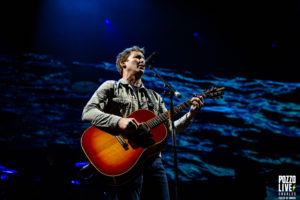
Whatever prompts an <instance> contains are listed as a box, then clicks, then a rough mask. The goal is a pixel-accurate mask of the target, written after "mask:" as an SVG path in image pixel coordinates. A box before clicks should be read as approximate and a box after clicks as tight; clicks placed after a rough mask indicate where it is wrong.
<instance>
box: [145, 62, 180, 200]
mask: <svg viewBox="0 0 300 200" xmlns="http://www.w3.org/2000/svg"><path fill="white" fill-rule="evenodd" d="M148 66H149V68H150V69H151V70H152V71H153V72H154V76H155V77H158V78H159V79H160V80H162V81H163V82H164V84H165V87H168V88H169V91H168V95H169V99H170V114H169V120H170V121H171V129H172V146H173V154H174V178H175V183H174V191H175V196H174V200H177V199H178V164H177V145H176V131H175V124H174V103H173V98H174V96H177V97H179V98H180V97H181V95H180V94H179V93H178V92H176V90H175V89H174V88H173V87H172V86H171V85H170V84H169V83H168V82H167V81H166V80H165V79H164V78H163V77H162V76H161V75H160V74H159V73H158V72H157V71H156V70H155V69H154V68H153V67H152V66H151V64H149V65H148Z"/></svg>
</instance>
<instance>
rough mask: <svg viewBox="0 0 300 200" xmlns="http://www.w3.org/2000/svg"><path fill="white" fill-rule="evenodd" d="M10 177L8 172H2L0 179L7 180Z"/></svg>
mask: <svg viewBox="0 0 300 200" xmlns="http://www.w3.org/2000/svg"><path fill="white" fill-rule="evenodd" d="M8 178H9V177H8V175H7V174H2V175H1V176H0V179H1V180H7V179H8Z"/></svg>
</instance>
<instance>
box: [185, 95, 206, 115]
mask: <svg viewBox="0 0 300 200" xmlns="http://www.w3.org/2000/svg"><path fill="white" fill-rule="evenodd" d="M193 96H194V97H193V98H191V100H190V101H191V102H192V105H191V108H190V111H189V112H188V113H187V116H186V117H187V118H188V119H192V118H193V117H195V116H196V114H197V112H198V111H199V110H200V109H201V107H203V106H204V99H203V97H202V96H197V95H196V94H194V95H193Z"/></svg>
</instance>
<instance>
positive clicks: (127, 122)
mask: <svg viewBox="0 0 300 200" xmlns="http://www.w3.org/2000/svg"><path fill="white" fill-rule="evenodd" d="M118 126H119V128H120V129H121V131H122V132H123V133H122V134H123V135H125V136H128V135H130V134H131V133H133V132H135V131H136V130H137V129H138V126H139V123H138V122H137V121H136V120H135V119H134V118H121V119H120V120H119V121H118Z"/></svg>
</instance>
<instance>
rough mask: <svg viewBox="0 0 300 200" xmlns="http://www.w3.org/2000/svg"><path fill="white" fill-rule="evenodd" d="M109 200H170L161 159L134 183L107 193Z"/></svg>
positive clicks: (153, 163)
mask: <svg viewBox="0 0 300 200" xmlns="http://www.w3.org/2000/svg"><path fill="white" fill-rule="evenodd" d="M107 197H108V199H109V200H148V199H149V200H150V199H151V200H169V199H170V196H169V187H168V180H167V175H166V172H165V168H164V166H163V164H162V160H161V158H160V157H157V158H154V159H153V161H152V162H150V164H148V165H147V166H146V167H145V169H144V170H143V173H142V174H141V175H139V176H138V177H137V178H136V179H135V180H133V181H132V182H130V183H128V184H126V185H123V186H120V187H117V188H115V189H114V190H111V191H109V192H107Z"/></svg>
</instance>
